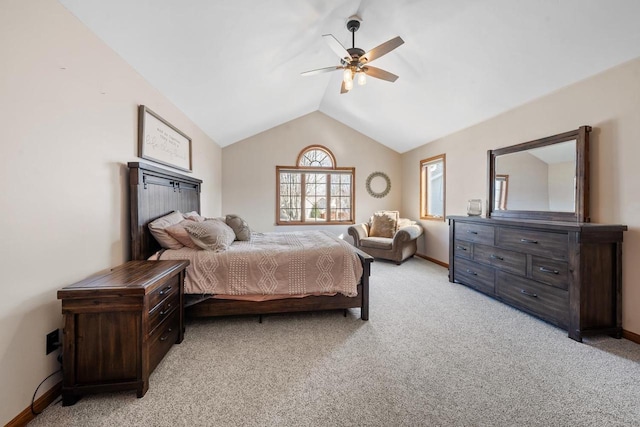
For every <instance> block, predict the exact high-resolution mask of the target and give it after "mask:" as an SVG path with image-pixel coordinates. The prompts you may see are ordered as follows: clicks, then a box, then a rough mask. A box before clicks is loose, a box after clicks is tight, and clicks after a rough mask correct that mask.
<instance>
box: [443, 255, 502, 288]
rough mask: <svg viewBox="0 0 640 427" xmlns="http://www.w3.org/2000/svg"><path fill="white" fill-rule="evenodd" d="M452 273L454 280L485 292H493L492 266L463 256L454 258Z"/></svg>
mask: <svg viewBox="0 0 640 427" xmlns="http://www.w3.org/2000/svg"><path fill="white" fill-rule="evenodd" d="M453 275H454V277H455V279H456V280H458V281H459V282H462V283H464V284H465V285H467V286H471V287H472V288H476V289H478V290H480V291H482V292H484V293H487V294H493V292H494V285H493V282H494V275H495V273H494V270H493V268H492V267H489V266H486V265H482V264H478V263H477V262H473V261H468V260H466V259H463V258H456V260H455V266H454V269H453Z"/></svg>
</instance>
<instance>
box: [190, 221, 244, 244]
mask: <svg viewBox="0 0 640 427" xmlns="http://www.w3.org/2000/svg"><path fill="white" fill-rule="evenodd" d="M184 229H185V230H187V233H189V237H191V240H192V241H193V243H195V244H196V245H197V246H199V247H201V248H202V249H205V250H207V251H214V252H222V251H226V250H227V248H229V245H231V244H232V243H233V241H234V240H235V238H236V235H235V233H234V232H233V230H232V229H231V227H229V226H228V225H227V224H225V223H224V222H222V221H220V220H218V219H210V220H207V221H203V222H195V221H188V224H185V226H184Z"/></svg>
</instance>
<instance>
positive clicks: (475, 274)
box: [467, 268, 478, 276]
mask: <svg viewBox="0 0 640 427" xmlns="http://www.w3.org/2000/svg"><path fill="white" fill-rule="evenodd" d="M467 273H469V274H473V275H474V276H477V275H478V273H476V272H475V271H471V270H469V269H468V268H467Z"/></svg>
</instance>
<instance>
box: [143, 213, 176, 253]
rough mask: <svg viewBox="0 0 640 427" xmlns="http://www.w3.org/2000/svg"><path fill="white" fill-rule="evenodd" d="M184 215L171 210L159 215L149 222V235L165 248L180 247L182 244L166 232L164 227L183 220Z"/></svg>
mask: <svg viewBox="0 0 640 427" xmlns="http://www.w3.org/2000/svg"><path fill="white" fill-rule="evenodd" d="M183 220H184V217H183V216H182V214H181V213H180V212H179V211H173V212H171V213H170V214H168V215H165V216H161V217H160V218H158V219H156V220H153V221H151V222H150V223H149V231H151V235H153V237H155V239H156V240H157V241H158V243H160V246H162V247H163V248H165V249H180V248H181V247H182V246H183V245H182V243H180V242H178V241H177V240H176V239H174V238H173V237H171V236H170V235H169V233H167V231H166V228H167V227H169V226H171V225H174V224H178V223H179V222H181V221H183Z"/></svg>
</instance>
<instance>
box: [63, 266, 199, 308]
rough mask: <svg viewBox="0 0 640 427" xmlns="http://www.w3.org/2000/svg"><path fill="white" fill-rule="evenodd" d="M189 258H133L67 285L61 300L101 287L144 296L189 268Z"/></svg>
mask: <svg viewBox="0 0 640 427" xmlns="http://www.w3.org/2000/svg"><path fill="white" fill-rule="evenodd" d="M188 265H189V261H188V260H185V261H129V262H126V263H124V264H122V265H119V266H117V267H114V268H113V269H111V271H109V272H107V273H103V274H98V275H95V276H92V277H89V278H87V279H84V280H81V281H79V282H77V283H74V284H73V285H69V286H66V287H64V288H62V289H60V290H59V291H58V299H62V298H66V297H71V296H74V295H77V294H79V293H85V292H94V291H99V290H108V289H111V290H118V291H124V292H125V293H127V294H136V295H144V294H147V293H149V291H150V289H151V288H152V287H153V285H155V284H157V283H158V282H159V281H162V279H164V278H167V279H168V278H171V277H173V276H175V275H177V274H179V273H180V272H181V271H182V270H184V269H185V268H187V266H188Z"/></svg>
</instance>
